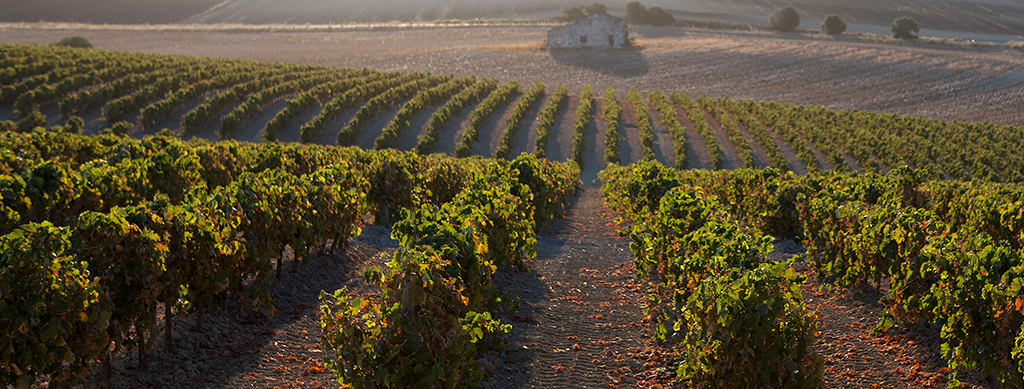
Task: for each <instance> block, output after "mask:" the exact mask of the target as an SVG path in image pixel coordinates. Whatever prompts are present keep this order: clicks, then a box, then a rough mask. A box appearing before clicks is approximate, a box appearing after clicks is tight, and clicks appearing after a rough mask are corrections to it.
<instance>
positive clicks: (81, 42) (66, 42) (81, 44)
mask: <svg viewBox="0 0 1024 389" xmlns="http://www.w3.org/2000/svg"><path fill="white" fill-rule="evenodd" d="M54 46H68V47H77V48H81V49H91V48H93V46H92V42H89V40H88V39H85V37H80V36H69V37H65V38H64V39H61V40H60V42H57V43H54Z"/></svg>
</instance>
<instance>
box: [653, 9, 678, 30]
mask: <svg viewBox="0 0 1024 389" xmlns="http://www.w3.org/2000/svg"><path fill="white" fill-rule="evenodd" d="M646 19H647V24H650V25H653V26H667V25H670V24H675V22H676V18H675V16H672V14H671V13H669V12H668V11H666V10H663V9H661V7H657V6H655V7H651V8H648V9H647V17H646Z"/></svg>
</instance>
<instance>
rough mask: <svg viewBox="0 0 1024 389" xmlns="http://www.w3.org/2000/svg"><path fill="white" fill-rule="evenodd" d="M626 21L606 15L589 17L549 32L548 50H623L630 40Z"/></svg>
mask: <svg viewBox="0 0 1024 389" xmlns="http://www.w3.org/2000/svg"><path fill="white" fill-rule="evenodd" d="M628 38H629V37H628V35H627V33H626V21H625V20H622V19H620V18H617V17H614V16H608V15H605V14H594V15H587V16H584V17H582V18H579V19H576V21H575V22H573V23H572V24H570V25H567V26H561V27H556V28H553V29H551V31H548V49H567V48H582V47H587V48H597V49H621V48H623V47H626V40H627V39H628Z"/></svg>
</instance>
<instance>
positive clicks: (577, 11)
mask: <svg viewBox="0 0 1024 389" xmlns="http://www.w3.org/2000/svg"><path fill="white" fill-rule="evenodd" d="M584 16H586V14H584V13H583V8H582V7H569V8H566V9H563V10H562V16H561V17H558V18H555V19H557V20H559V21H563V22H571V21H573V20H576V19H579V18H582V17H584Z"/></svg>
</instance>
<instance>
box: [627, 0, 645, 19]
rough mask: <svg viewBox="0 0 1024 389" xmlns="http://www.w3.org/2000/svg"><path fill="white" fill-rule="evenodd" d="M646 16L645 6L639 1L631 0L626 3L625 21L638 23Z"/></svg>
mask: <svg viewBox="0 0 1024 389" xmlns="http://www.w3.org/2000/svg"><path fill="white" fill-rule="evenodd" d="M645 16H647V7H646V6H644V5H643V4H641V3H640V2H639V1H632V2H630V3H629V4H626V21H627V22H633V23H639V22H640V21H641V20H643V19H644V17H645Z"/></svg>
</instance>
